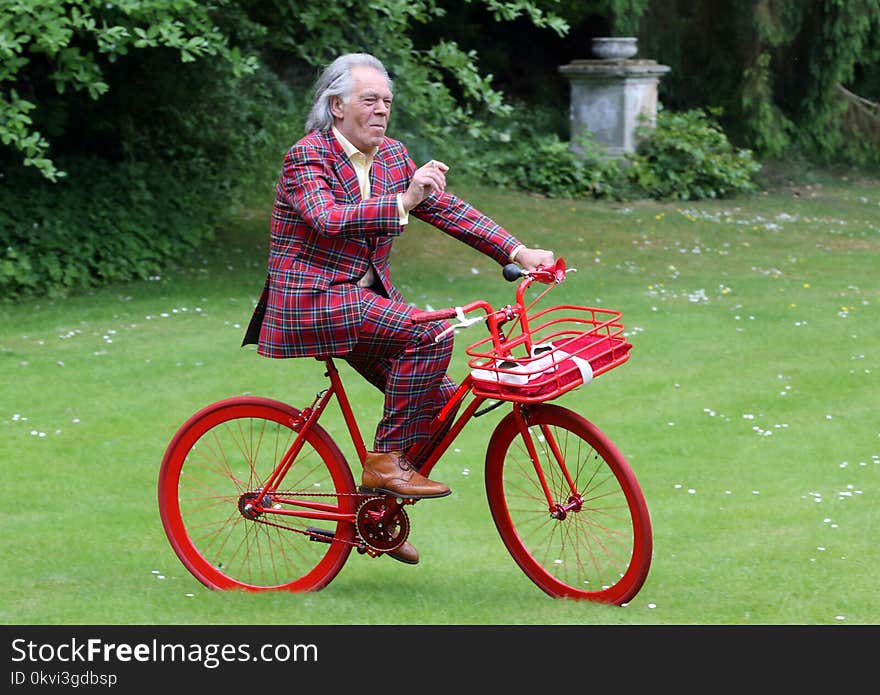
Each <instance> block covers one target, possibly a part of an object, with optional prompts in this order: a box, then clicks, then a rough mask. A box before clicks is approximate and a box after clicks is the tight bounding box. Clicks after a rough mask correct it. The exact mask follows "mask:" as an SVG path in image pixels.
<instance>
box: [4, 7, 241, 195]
mask: <svg viewBox="0 0 880 695" xmlns="http://www.w3.org/2000/svg"><path fill="white" fill-rule="evenodd" d="M231 1H232V0H214V2H213V3H212V4H211V5H207V4H205V3H200V2H197V0H173V1H172V2H168V1H167V0H118V1H117V2H115V3H107V2H103V0H68V1H62V2H46V1H45V0H20V1H19V2H15V3H4V4H3V5H2V6H0V26H2V27H3V28H2V30H0V143H2V144H3V145H5V146H7V147H11V148H12V149H13V150H17V151H18V152H20V153H21V154H22V155H23V156H24V159H23V161H24V164H25V165H28V166H34V167H36V168H37V169H38V170H39V171H40V172H42V173H43V175H44V176H46V177H47V178H48V179H50V180H53V181H55V180H57V179H58V178H60V177H62V176H64V174H65V172H63V171H62V170H60V169H58V168H57V167H56V166H55V164H54V163H53V162H52V160H51V159H50V158H49V156H48V151H49V143H48V141H47V139H46V138H45V137H44V136H43V135H42V134H41V132H40V131H39V129H37V128H36V127H35V123H34V119H33V116H32V115H31V114H32V112H33V111H34V110H35V109H36V108H37V107H38V106H41V105H42V103H43V102H45V101H51V100H52V99H53V97H52V95H51V91H50V89H51V90H52V91H54V92H55V94H56V95H64V94H65V93H66V92H67V91H68V90H73V91H77V92H85V93H86V94H87V95H88V96H89V98H90V99H92V100H97V99H99V98H100V97H102V96H103V95H105V94H106V93H107V92H108V90H109V89H110V86H109V84H108V82H107V80H106V79H105V73H106V71H107V68H108V66H109V65H110V64H111V63H113V62H115V61H116V60H118V59H119V58H120V57H121V56H125V55H128V54H129V53H130V52H131V51H132V50H134V49H138V50H145V49H155V48H159V47H165V48H168V49H171V50H173V51H175V52H176V54H177V55H178V56H179V60H180V61H181V62H182V63H188V62H192V61H194V60H196V59H198V58H202V57H205V56H213V57H216V58H219V59H221V60H223V61H225V62H228V64H229V65H231V66H232V67H233V69H234V70H235V71H236V72H237V73H239V74H240V73H243V72H249V71H253V70H254V69H255V67H256V62H255V60H254V58H253V57H252V56H248V57H245V56H244V55H242V54H241V53H240V52H239V51H237V50H236V49H233V48H230V47H229V45H228V43H227V37H226V35H225V34H224V33H222V32H219V31H216V30H215V23H214V21H213V20H212V16H211V9H213V8H218V7H219V8H222V7H223V6H227V5H229V4H230V3H231Z"/></svg>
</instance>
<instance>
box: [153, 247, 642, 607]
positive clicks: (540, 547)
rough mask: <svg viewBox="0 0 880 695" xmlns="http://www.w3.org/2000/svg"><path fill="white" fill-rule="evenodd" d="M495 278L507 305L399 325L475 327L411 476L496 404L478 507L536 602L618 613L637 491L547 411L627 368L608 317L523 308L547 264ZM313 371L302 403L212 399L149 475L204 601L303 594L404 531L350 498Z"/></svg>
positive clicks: (611, 458) (387, 500)
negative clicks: (476, 336) (502, 410)
mask: <svg viewBox="0 0 880 695" xmlns="http://www.w3.org/2000/svg"><path fill="white" fill-rule="evenodd" d="M504 276H505V278H507V279H508V280H511V281H517V280H518V281H519V284H518V287H517V291H516V301H515V303H514V304H513V305H508V306H505V307H502V308H500V309H494V308H493V307H492V306H491V305H489V304H488V303H487V302H485V301H475V302H472V303H470V304H467V305H466V306H462V307H451V308H448V309H443V310H439V311H422V312H418V313H417V314H416V315H415V316H414V320H416V321H433V320H438V319H457V323H456V324H454V325H451V326H449V327H448V328H447V329H446V331H444V333H445V334H448V333H449V332H451V331H453V330H455V329H457V328H461V327H465V326H470V325H473V324H475V323H477V322H485V324H486V326H487V328H488V331H489V336H488V337H486V338H484V339H483V340H480V341H479V342H476V343H474V344H473V345H470V346H469V347H468V348H467V349H466V353H467V355H468V356H469V361H468V365H469V367H470V372H469V373H468V375H467V376H466V377H465V378H464V379H463V381H462V383H461V385H460V387H459V388H458V390H457V391H456V393H455V394H454V396H453V397H452V398H451V399H450V401H449V403H448V404H447V405H446V406H445V407H444V408H443V409H442V410H441V412H440V413H439V414H438V416H437V420H438V422H436V423H435V425H436V426H435V428H434V429H435V431H436V434H435V435H434V440H433V441H429V442H427V443H426V445H425V446H424V448H423V449H422V451H424V452H426V453H425V455H424V461H423V462H422V463H421V466H420V471H421V472H422V473H423V474H424V475H426V476H428V475H430V472H431V469H432V468H433V467H434V465H435V464H436V463H437V462H438V460H439V459H440V458H441V456H442V455H443V453H444V452H445V451H446V450H447V449H448V447H449V446H450V444H452V442H453V441H454V440H455V439H456V437H457V436H458V434H459V433H460V432H461V431H462V429H463V428H464V426H465V425H466V424H467V423H468V421H469V420H470V419H471V418H473V417H479V416H481V415H483V414H485V413H486V412H488V411H489V410H493V409H495V408H497V407H499V406H503V405H506V406H509V407H510V412H508V413H507V415H505V416H504V417H503V418H502V419H501V420H500V422H499V423H498V425H497V426H496V427H495V429H494V431H493V433H492V436H491V438H490V440H489V443H488V448H487V452H486V464H485V484H486V494H487V497H488V503H489V510H490V511H491V514H492V518H493V520H494V522H495V526H496V527H497V529H498V532H499V534H500V535H501V539H502V541H503V542H504V545H505V546H506V548H507V550H508V551H509V552H510V554H511V556H512V557H513V559H514V560H515V561H516V563H517V564H518V565H519V567H520V568H521V569H522V571H523V572H525V574H526V575H527V576H528V577H529V578H530V579H531V580H532V581H533V582H534V583H535V584H536V585H537V586H539V587H540V588H541V589H543V590H544V591H545V592H546V593H547V594H549V595H550V596H553V597H567V598H574V599H587V600H592V601H600V602H607V603H614V604H618V605H620V604H623V603H626V602H627V601H629V600H631V599H632V598H633V597H634V596H635V595H636V594H637V593H638V591H639V589H640V588H641V587H642V585H643V583H644V581H645V579H646V577H647V575H648V570H649V568H650V564H651V555H652V544H653V541H652V533H651V522H650V517H649V514H648V507H647V504H646V503H645V498H644V495H643V494H642V490H641V488H640V486H639V484H638V481H637V479H636V476H635V474H634V473H633V471H632V469H631V468H630V466H629V465H628V463H627V462H626V460H625V458H624V457H623V455H622V454H621V453H620V451H619V450H618V448H617V447H616V446H615V445H614V443H613V442H612V441H611V440H610V439H609V438H608V437H607V436H606V435H605V434H604V433H603V432H602V431H600V430H599V428H598V427H596V426H595V425H594V424H593V423H591V422H590V421H588V420H587V419H585V418H584V417H582V416H581V415H579V414H578V413H576V412H574V411H572V410H570V409H568V408H566V407H563V406H560V405H556V404H551V403H548V401H550V400H553V399H555V398H557V397H559V396H561V395H562V394H564V393H567V392H568V391H571V390H572V389H575V388H577V387H579V386H581V385H583V384H585V383H587V382H589V381H590V380H591V379H593V378H595V377H597V376H599V375H600V374H603V373H604V372H607V371H608V370H610V369H612V368H614V367H617V366H619V365H621V364H623V363H624V362H626V361H627V360H628V359H629V355H630V348H631V347H632V346H631V344H630V343H629V342H628V341H627V339H626V337H625V335H624V332H623V330H624V328H623V324H622V323H621V322H620V317H621V314H620V312H617V311H613V310H609V309H600V308H595V307H588V306H575V305H560V306H552V307H550V308H545V309H537V308H536V306H537V305H538V303H539V302H540V300H541V299H542V298H543V297H544V296H545V295H546V294H547V293H548V292H549V291H550V290H551V289H552V288H553V287H555V286H556V285H558V284H559V283H561V282H562V281H563V280H564V279H565V276H566V267H565V262H564V261H563V260H562V259H559V260H558V261H557V262H556V264H555V265H554V266H552V267H550V268H540V269H538V270H535V271H532V272H526V271H524V270H522V269H521V268H520V267H519V266H517V265H514V264H511V265H509V266H506V267H505V268H504ZM534 283H538V286H537V290H538V291H537V292H534V291H532V292H529V293H528V294H530V295H536V296H534V297H533V298H531V299H527V292H528V290H529V288H530V287H531V286H532V285H533V284H534ZM542 285H546V287H541V286H542ZM472 313H475V314H476V315H472V316H468V314H472ZM441 337H442V336H441ZM438 339H439V338H438ZM318 359H319V361H321V362H323V363H324V366H325V368H326V372H325V376H326V377H327V378H328V379H329V385H328V387H327V388H326V389H324V390H322V391H320V392H319V393H318V394H317V395H316V396H315V398H314V400H313V401H312V403H311V404H310V405H308V406H307V407H304V408H302V409H298V408H295V407H293V406H291V405H288V404H287V403H283V402H280V401H277V400H271V399H268V398H261V397H256V396H238V397H233V398H227V399H225V400H221V401H219V402H216V403H213V404H211V405H209V406H207V407H205V408H203V409H201V410H200V411H198V412H197V413H195V414H194V415H193V416H192V417H190V418H189V419H188V420H187V421H186V422H185V423H184V424H183V425H182V426H181V428H180V429H179V430H178V431H177V433H176V434H175V435H174V437H173V438H172V440H171V442H170V443H169V445H168V448H167V450H166V452H165V455H164V458H163V460H162V467H161V472H160V475H159V510H160V514H161V518H162V524H163V526H164V528H165V533H166V534H167V536H168V539H169V541H170V542H171V545H172V547H173V548H174V551H175V552H176V553H177V556H178V557H179V558H180V560H181V561H182V562H183V564H184V565H185V566H186V567H187V569H188V570H189V571H190V572H191V573H192V574H193V575H194V576H195V577H196V578H197V579H198V580H199V581H201V582H202V583H203V584H205V585H206V586H208V587H210V588H212V589H246V590H257V591H261V590H288V591H314V590H318V589H321V588H323V587H325V586H327V584H329V583H330V582H331V581H332V580H333V578H334V577H335V576H336V575H337V574H338V573H339V572H340V570H341V569H342V567H343V566H344V565H345V562H346V560H347V559H348V557H349V555H350V553H351V551H352V550H356V551H357V552H358V553H361V554H366V555H369V556H372V557H379V556H381V555H382V554H384V553H387V552H389V551H391V550H394V549H395V548H398V547H400V546H401V545H402V544H403V542H404V541H405V540H406V538H407V535H408V534H409V528H410V523H409V517H408V515H407V511H406V507H407V506H409V505H410V504H415V502H416V501H415V500H408V499H401V498H398V497H395V496H377V495H375V494H368V493H366V492H361V491H360V490H359V489H358V486H357V485H356V484H355V480H354V477H353V476H352V471H351V467H350V466H349V464H348V462H347V461H346V459H345V457H344V455H343V454H342V452H341V450H340V448H339V446H337V444H336V443H335V442H334V440H333V438H332V437H331V436H330V434H328V432H327V430H325V429H324V428H323V427H322V426H321V424H320V422H319V421H320V419H321V416H322V415H323V413H324V412H325V411H326V408H327V405H328V404H329V403H330V401H331V400H333V399H335V400H336V402H337V404H338V406H339V408H340V410H341V412H342V416H343V418H344V421H345V425H346V428H347V430H348V434H349V436H350V437H351V441H352V444H353V446H354V450H355V451H356V452H357V456H358V457H359V459H360V461H361V462H363V460H364V458H365V456H366V447H365V444H364V440H363V437H362V436H361V431H360V428H359V427H358V424H357V421H356V417H355V413H354V410H353V408H352V406H351V403H350V402H349V399H348V397H347V395H346V392H345V388H344V387H343V384H342V381H341V378H340V374H339V372H338V371H337V369H336V366H335V365H334V361H333V358H332V357H321V358H318Z"/></svg>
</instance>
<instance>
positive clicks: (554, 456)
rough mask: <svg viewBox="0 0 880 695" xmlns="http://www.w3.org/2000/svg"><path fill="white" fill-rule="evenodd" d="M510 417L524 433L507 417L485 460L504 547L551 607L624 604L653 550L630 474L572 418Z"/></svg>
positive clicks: (562, 412) (559, 414) (542, 410)
mask: <svg viewBox="0 0 880 695" xmlns="http://www.w3.org/2000/svg"><path fill="white" fill-rule="evenodd" d="M514 407H516V408H518V409H519V410H518V412H519V413H521V414H522V416H523V422H524V425H525V427H523V425H521V424H520V422H519V418H518V417H517V415H516V412H512V413H509V414H508V415H507V416H506V417H505V418H503V419H502V420H501V422H500V423H499V424H498V426H497V427H496V428H495V432H494V433H493V435H492V439H491V440H490V442H489V449H488V452H487V454H486V492H487V496H488V500H489V508H490V510H491V512H492V518H493V519H494V521H495V526H496V527H497V529H498V532H499V534H500V535H501V538H502V540H503V541H504V545H505V546H506V547H507V550H508V551H509V552H510V554H511V555H512V556H513V559H514V560H515V561H516V563H517V564H518V565H519V567H520V568H521V569H522V570H523V572H525V574H526V575H527V576H528V577H529V578H530V579H531V580H532V581H533V582H534V583H535V584H537V585H538V586H539V587H540V588H541V589H543V590H544V591H545V592H546V593H548V594H549V595H551V596H553V597H557V598H573V599H586V600H591V601H599V602H603V603H614V604H617V605H620V604H623V603H626V602H627V601H629V600H630V599H632V598H633V597H634V596H635V595H636V594H637V593H638V591H639V589H641V587H642V585H643V583H644V581H645V579H646V578H647V576H648V570H649V568H650V565H651V554H652V545H653V541H652V535H651V521H650V518H649V515H648V507H647V504H646V503H645V498H644V495H643V494H642V490H641V488H640V486H639V484H638V481H637V480H636V477H635V474H634V473H633V472H632V469H631V468H630V467H629V465H628V464H627V462H626V460H625V459H624V457H623V455H622V454H621V453H620V451H619V450H618V449H617V447H616V446H615V445H614V444H613V443H612V442H611V440H609V439H608V437H607V436H605V434H604V433H602V432H601V431H600V430H599V428H597V427H596V426H595V425H594V424H593V423H591V422H590V421H588V420H587V419H585V418H583V417H582V416H580V415H578V414H577V413H574V412H572V411H571V410H569V409H567V408H563V407H560V406H557V405H552V404H539V405H533V406H514ZM523 429H525V431H522V430H523ZM530 450H531V451H532V452H533V453H530ZM533 455H534V457H535V460H533V458H532V457H533Z"/></svg>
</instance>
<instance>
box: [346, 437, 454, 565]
mask: <svg viewBox="0 0 880 695" xmlns="http://www.w3.org/2000/svg"><path fill="white" fill-rule="evenodd" d="M361 480H362V482H363V485H362V486H361V491H362V492H367V493H371V494H379V495H397V496H398V497H405V498H407V499H417V500H420V499H427V498H431V497H446V495H448V494H449V493H450V492H452V491H451V490H450V489H449V488H448V487H446V485H444V484H443V483H437V482H435V481H433V480H428V479H427V478H426V477H425V476H423V475H422V474H421V473H419V472H418V471H417V470H416V469H415V468H413V467H412V466H411V465H410V463H409V461H407V460H406V457H405V456H404V455H403V454H402V453H400V452H399V451H389V452H370V453H367V458H366V460H365V461H364V472H363V476H362V478H361ZM398 550H399V549H398Z"/></svg>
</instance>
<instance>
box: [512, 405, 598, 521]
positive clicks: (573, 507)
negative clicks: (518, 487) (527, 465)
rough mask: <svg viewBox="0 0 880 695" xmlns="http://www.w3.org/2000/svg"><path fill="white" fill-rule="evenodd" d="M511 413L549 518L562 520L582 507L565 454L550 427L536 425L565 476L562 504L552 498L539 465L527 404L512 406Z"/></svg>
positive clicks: (581, 499)
mask: <svg viewBox="0 0 880 695" xmlns="http://www.w3.org/2000/svg"><path fill="white" fill-rule="evenodd" d="M513 415H514V419H515V420H516V423H517V426H518V427H519V431H520V435H521V436H522V439H523V442H524V443H525V446H526V451H528V454H529V458H530V459H531V461H532V466H533V467H534V469H535V475H537V476H538V481H539V482H540V484H541V489H542V490H543V491H544V497H545V498H546V500H547V508H548V511H549V512H550V516H551V518H553V519H556V520H558V521H562V520H563V519H565V517H566V516H567V515H568V513H569V512H579V511H580V510H581V508H582V507H583V503H584V500H583V497H581V494H580V492H579V491H578V489H577V486H576V485H575V482H574V480H573V479H572V477H571V474H570V473H569V471H568V467H567V466H566V464H565V456H564V454H563V452H562V450H561V449H560V448H559V443H558V442H557V441H556V437H555V436H554V435H553V432H552V431H551V429H550V427H548V426H547V425H545V424H541V425H539V426H538V427H539V428H540V430H541V436H542V438H543V440H544V444H545V445H546V448H547V450H548V451H549V454H551V455H552V456H553V459H554V460H555V461H556V465H557V466H558V467H559V470H560V471H561V472H562V475H563V477H564V478H565V481H566V483H567V484H568V489H569V493H570V494H569V497H568V499H567V500H566V501H565V503H564V504H563V503H560V502H559V501H557V500H556V499H554V497H553V493H552V492H551V491H550V486H549V485H548V484H547V477H546V475H545V473H544V468H543V466H542V465H541V457H540V456H539V454H538V449H537V447H536V446H535V440H534V438H533V437H532V431H531V425H530V423H529V409H528V406H526V405H518V406H514V408H513Z"/></svg>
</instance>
